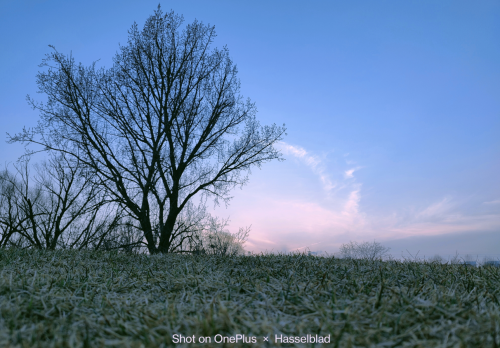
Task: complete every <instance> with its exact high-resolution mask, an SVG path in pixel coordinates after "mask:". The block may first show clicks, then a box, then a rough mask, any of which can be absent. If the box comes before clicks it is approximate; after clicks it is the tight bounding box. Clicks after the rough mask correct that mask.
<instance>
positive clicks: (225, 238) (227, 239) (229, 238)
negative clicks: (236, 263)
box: [191, 216, 251, 256]
mask: <svg viewBox="0 0 500 348" xmlns="http://www.w3.org/2000/svg"><path fill="white" fill-rule="evenodd" d="M228 221H229V219H226V220H224V219H218V218H216V217H212V216H209V217H208V218H207V219H206V224H205V225H204V226H203V229H201V230H200V231H199V232H198V234H196V235H194V236H195V238H193V240H195V241H196V244H195V247H194V248H191V249H192V250H193V251H194V253H196V254H199V253H202V254H211V255H219V256H236V255H243V254H244V252H245V251H244V249H243V244H245V242H246V241H247V239H248V235H249V233H250V228H251V226H249V227H246V228H240V229H239V230H238V232H236V233H230V232H229V231H228V230H227V229H226V227H227V225H228Z"/></svg>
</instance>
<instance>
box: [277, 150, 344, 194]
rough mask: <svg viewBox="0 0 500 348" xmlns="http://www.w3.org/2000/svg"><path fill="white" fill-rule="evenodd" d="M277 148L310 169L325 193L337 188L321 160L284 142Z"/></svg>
mask: <svg viewBox="0 0 500 348" xmlns="http://www.w3.org/2000/svg"><path fill="white" fill-rule="evenodd" d="M278 146H279V147H280V149H281V151H283V153H285V154H288V155H292V156H294V157H296V158H299V159H300V160H301V161H302V162H304V163H305V164H306V165H307V166H308V167H309V168H311V170H312V171H313V173H314V174H316V175H317V176H318V177H319V179H320V180H321V183H322V185H323V189H324V190H325V191H327V192H328V191H331V190H333V189H334V188H336V187H337V184H336V183H334V182H333V181H332V179H331V178H330V176H329V175H328V174H327V172H326V167H325V164H324V163H323V162H324V160H323V159H322V158H320V157H319V156H316V155H313V154H311V153H309V152H308V151H306V150H305V149H304V148H302V147H300V146H294V145H290V144H287V143H285V142H280V144H279V145H278Z"/></svg>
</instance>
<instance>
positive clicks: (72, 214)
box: [0, 153, 122, 250]
mask: <svg viewBox="0 0 500 348" xmlns="http://www.w3.org/2000/svg"><path fill="white" fill-rule="evenodd" d="M14 168H15V170H16V172H15V174H11V173H9V172H8V171H7V170H5V172H4V173H3V174H2V176H1V178H0V183H1V191H0V203H2V204H1V208H0V226H2V232H3V233H2V239H1V246H9V245H10V246H18V247H34V248H39V249H52V250H53V249H56V248H57V247H61V248H78V249H82V248H88V247H92V245H95V244H96V243H97V244H98V245H99V241H100V240H103V239H104V238H105V237H106V235H108V234H110V232H111V231H112V230H114V229H116V228H117V226H118V225H119V222H120V220H121V218H122V216H121V214H120V210H119V209H116V207H114V209H109V208H110V207H109V204H108V202H107V201H106V199H105V196H104V195H103V192H102V190H101V188H100V187H99V186H97V185H96V184H95V183H93V182H92V181H90V180H88V178H86V177H85V176H84V175H83V174H84V173H82V171H81V168H80V167H79V163H78V162H75V161H71V160H70V159H68V158H67V156H66V155H65V154H64V153H59V154H55V155H54V156H52V157H51V158H50V159H49V160H48V161H44V162H42V163H41V164H40V165H35V166H30V165H29V161H21V162H18V163H17V164H15V165H14ZM33 171H34V172H35V174H32V172H33ZM105 208H108V211H104V210H105ZM109 210H112V211H109ZM13 236H14V237H15V238H14V239H12V237H13Z"/></svg>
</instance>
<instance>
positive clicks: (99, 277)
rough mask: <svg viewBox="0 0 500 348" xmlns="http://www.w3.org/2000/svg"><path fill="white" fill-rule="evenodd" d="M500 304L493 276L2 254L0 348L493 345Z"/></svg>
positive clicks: (341, 263) (336, 264) (400, 267)
mask: <svg viewBox="0 0 500 348" xmlns="http://www.w3.org/2000/svg"><path fill="white" fill-rule="evenodd" d="M499 297H500V268H497V267H489V268H482V267H480V268H473V267H466V266H463V265H442V264H438V263H417V262H394V261H391V262H380V261H374V262H370V261H366V260H341V259H336V258H323V257H314V256H307V255H293V256H289V255H260V256H259V255H253V256H238V257H234V258H223V257H214V256H209V255H197V256H192V255H159V256H147V255H133V254H132V255H131V254H123V253H111V252H106V253H105V252H91V251H88V252H87V251H86V252H76V251H40V250H0V346H1V347H104V346H106V347H112V346H117V347H127V346H128V347H161V346H176V347H196V346H200V347H201V346H203V347H222V346H225V347H233V346H234V347H260V346H283V347H285V346H297V347H311V346H313V345H314V344H313V343H279V342H276V338H277V337H278V338H281V342H286V341H293V342H296V341H301V340H305V341H307V342H310V341H311V340H312V339H315V340H325V341H326V340H327V339H328V340H329V342H330V343H329V344H328V343H326V344H315V346H316V347H321V346H325V347H326V346H328V347H396V346H400V347H401V346H402V347H499V345H500V309H499V308H500V307H499V306H500V304H499V302H498V301H499ZM237 335H238V336H237ZM193 336H194V340H195V342H199V341H200V337H201V340H202V341H203V340H204V337H206V340H207V341H208V338H210V340H211V343H204V344H202V343H196V344H192V343H182V342H190V341H191V340H192V339H193ZM224 337H225V338H224ZM231 337H233V338H231ZM264 337H268V341H269V342H264ZM221 340H222V341H224V340H225V341H226V343H216V341H217V342H219V341H221ZM175 342H178V343H175ZM231 342H234V343H231ZM245 342H251V343H245Z"/></svg>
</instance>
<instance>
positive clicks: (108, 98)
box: [9, 8, 285, 253]
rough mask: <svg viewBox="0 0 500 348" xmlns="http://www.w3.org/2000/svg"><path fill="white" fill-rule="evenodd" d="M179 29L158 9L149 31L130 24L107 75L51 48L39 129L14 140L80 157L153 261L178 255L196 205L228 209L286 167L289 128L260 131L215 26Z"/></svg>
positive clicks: (178, 21)
mask: <svg viewBox="0 0 500 348" xmlns="http://www.w3.org/2000/svg"><path fill="white" fill-rule="evenodd" d="M182 22H183V18H182V17H179V16H178V15H175V14H174V13H173V12H171V13H167V14H165V15H164V14H163V13H162V11H161V9H160V8H158V10H157V11H156V12H155V14H154V15H153V16H151V17H149V19H148V20H147V21H146V24H145V26H144V29H143V30H142V31H140V30H139V29H138V27H137V24H134V25H133V26H132V28H131V30H130V31H129V40H128V45H126V46H123V47H120V51H119V52H118V53H117V54H116V56H115V58H114V64H113V66H112V68H110V69H109V70H105V69H104V68H101V69H97V68H96V64H95V63H94V64H92V65H91V66H89V67H84V66H83V65H82V64H79V65H77V64H75V61H74V59H73V58H72V57H71V56H69V57H66V56H64V55H62V54H61V53H59V52H57V51H56V50H55V49H54V52H53V53H51V54H48V55H47V57H46V59H44V61H43V63H42V64H41V66H42V67H46V68H47V70H46V71H45V72H39V73H38V75H37V84H38V87H39V89H40V92H41V93H45V94H46V95H47V97H48V101H47V103H45V104H44V103H36V102H35V101H33V100H32V99H29V100H30V103H31V105H32V106H33V107H34V108H36V109H38V110H39V111H40V116H41V119H40V121H39V125H38V127H36V128H35V129H31V130H30V129H24V130H23V132H21V133H20V134H17V135H15V136H9V137H10V141H11V142H23V143H31V144H38V145H42V146H43V149H45V150H50V151H56V152H64V153H66V154H68V155H71V156H73V157H74V158H76V159H78V161H79V162H80V163H81V164H82V165H85V166H86V170H88V171H89V173H92V178H93V179H92V180H94V182H95V183H97V184H99V185H100V186H102V187H104V188H105V189H106V190H107V192H108V193H109V194H110V195H112V196H113V199H114V200H115V202H116V203H117V204H120V205H121V206H123V207H124V208H125V209H126V211H127V213H128V215H129V216H130V217H131V218H133V219H134V220H135V221H136V222H137V225H138V227H139V228H140V229H141V231H142V232H143V234H144V237H145V239H146V242H147V247H148V249H149V252H150V253H156V252H162V253H166V252H171V251H175V250H176V249H177V248H180V246H181V245H182V243H180V244H179V243H178V242H176V241H178V240H179V235H176V233H175V229H176V226H177V225H178V224H177V221H178V219H179V216H181V213H182V212H183V210H184V209H185V208H186V207H187V205H188V203H189V202H190V201H191V200H192V199H193V198H194V197H200V195H201V196H202V197H205V198H207V197H211V198H213V199H214V201H215V203H216V204H218V203H219V200H223V201H224V202H225V203H226V204H227V203H228V200H229V199H230V196H229V192H230V190H231V189H233V188H234V187H235V186H237V185H243V184H245V183H246V182H247V180H248V174H249V173H250V169H251V168H252V167H259V168H260V166H261V164H262V163H264V162H267V161H270V160H273V159H278V160H280V159H282V157H281V154H280V153H279V151H278V150H277V149H275V148H274V147H273V145H274V144H275V143H276V142H277V141H279V140H280V139H281V138H282V136H283V134H284V132H285V128H284V126H283V127H277V126H276V125H272V126H264V127H261V126H260V124H259V122H258V121H257V120H256V118H255V114H256V108H255V105H254V104H253V103H251V102H250V101H246V102H244V101H243V100H242V97H241V96H240V95H239V86H240V84H239V80H238V79H237V77H236V75H237V69H236V66H235V65H234V64H233V62H232V61H231V59H230V58H229V53H228V50H227V49H226V48H223V49H222V50H218V49H213V50H210V46H211V44H212V42H213V40H214V38H215V29H214V27H210V26H206V25H203V24H202V23H200V22H197V21H195V22H194V23H192V24H190V25H187V26H186V27H185V28H184V30H182V31H180V27H181V25H182ZM89 177H90V176H89ZM155 231H157V233H158V236H159V238H155Z"/></svg>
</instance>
